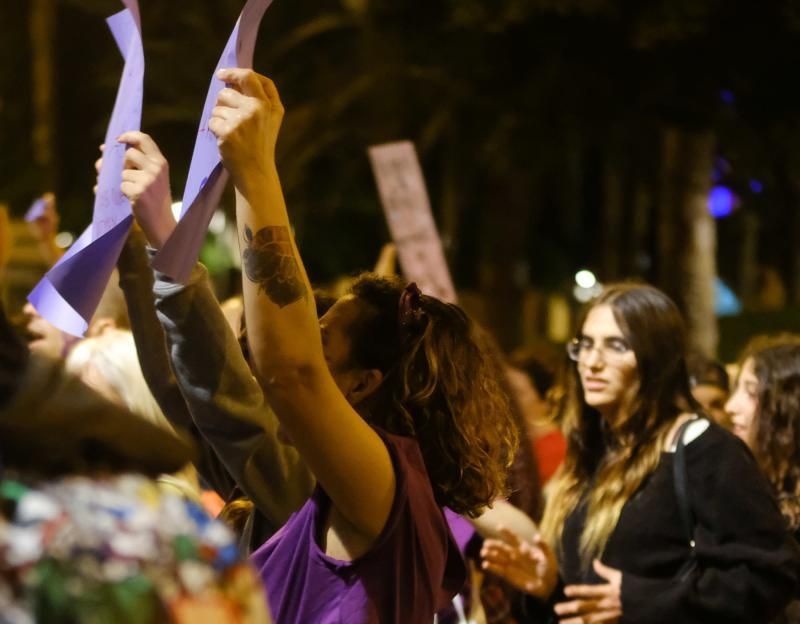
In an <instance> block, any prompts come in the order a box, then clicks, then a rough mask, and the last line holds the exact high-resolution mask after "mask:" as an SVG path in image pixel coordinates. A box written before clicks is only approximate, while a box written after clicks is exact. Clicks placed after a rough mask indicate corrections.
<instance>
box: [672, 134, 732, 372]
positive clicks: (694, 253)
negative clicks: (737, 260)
mask: <svg viewBox="0 0 800 624" xmlns="http://www.w3.org/2000/svg"><path fill="white" fill-rule="evenodd" d="M714 146H715V140H714V135H713V134H712V133H711V132H688V131H685V130H681V129H678V128H675V127H668V128H666V129H665V131H664V135H663V144H662V147H663V151H662V159H663V160H662V176H661V202H660V209H659V230H658V252H659V253H658V276H659V280H658V281H659V285H660V286H661V287H662V288H663V289H664V290H665V291H666V292H667V293H668V294H670V295H671V296H672V297H673V298H674V299H675V300H676V302H677V303H678V305H679V306H680V308H681V310H682V311H683V313H684V315H685V318H686V323H687V326H688V330H689V342H690V345H691V347H692V348H694V349H696V350H697V351H699V352H700V353H703V354H705V355H707V356H709V357H713V356H714V355H715V354H716V351H717V343H718V330H717V319H716V315H715V313H714V302H715V296H714V281H715V278H716V273H717V271H716V248H717V234H716V223H715V222H714V219H713V217H712V216H711V214H710V213H709V210H708V194H709V191H710V189H711V171H712V167H713V160H714Z"/></svg>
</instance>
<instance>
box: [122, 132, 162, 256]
mask: <svg viewBox="0 0 800 624" xmlns="http://www.w3.org/2000/svg"><path fill="white" fill-rule="evenodd" d="M117 141H119V142H120V143H125V144H126V145H128V149H127V150H126V152H125V162H124V165H123V170H122V185H121V186H120V190H121V191H122V194H123V195H125V197H127V198H128V199H129V200H130V202H131V209H132V210H133V215H134V216H135V217H136V221H137V222H138V223H139V225H140V226H141V228H142V231H143V232H144V234H145V236H146V237H147V240H148V242H149V243H150V245H151V246H152V247H154V248H156V249H159V248H161V246H162V245H163V244H164V243H165V242H166V240H167V239H168V238H169V237H170V235H171V234H172V231H173V230H174V229H175V225H176V223H175V217H174V216H173V214H172V208H171V206H172V194H171V193H170V187H169V163H168V162H167V159H166V158H164V155H163V154H162V153H161V150H160V149H158V145H156V142H155V141H154V140H153V139H152V138H151V137H150V136H149V135H147V134H145V133H144V132H126V133H124V134H122V135H120V136H119V138H117Z"/></svg>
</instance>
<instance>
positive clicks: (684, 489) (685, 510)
mask: <svg viewBox="0 0 800 624" xmlns="http://www.w3.org/2000/svg"><path fill="white" fill-rule="evenodd" d="M697 420H698V419H697V418H696V417H694V418H690V419H689V420H687V421H686V422H685V423H683V424H682V425H681V426H680V427H679V428H678V432H677V433H676V434H675V454H674V456H673V475H674V478H675V498H676V499H677V501H678V511H679V512H680V515H681V523H682V524H683V531H684V534H685V535H686V541H687V542H688V543H689V546H690V547H691V549H692V550H694V527H695V518H694V513H693V512H692V498H691V493H690V492H689V478H688V475H687V472H686V444H685V442H684V437H685V434H686V430H687V429H688V428H689V427H690V426H691V425H692V423H695V422H697Z"/></svg>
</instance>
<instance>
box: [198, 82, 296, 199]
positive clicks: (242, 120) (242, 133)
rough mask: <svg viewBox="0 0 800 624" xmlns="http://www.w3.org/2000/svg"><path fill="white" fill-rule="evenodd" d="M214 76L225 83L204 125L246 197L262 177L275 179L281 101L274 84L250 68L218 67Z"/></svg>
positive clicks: (281, 110) (259, 184) (259, 183)
mask: <svg viewBox="0 0 800 624" xmlns="http://www.w3.org/2000/svg"><path fill="white" fill-rule="evenodd" d="M217 77H218V78H219V79H220V80H223V81H225V82H226V83H227V84H228V85H229V86H228V87H226V88H225V89H222V90H221V91H220V92H219V95H218V96H217V105H216V106H215V107H214V109H213V110H212V112H211V118H210V119H209V121H208V128H209V130H211V131H212V132H213V133H214V135H215V136H216V137H217V145H218V146H219V152H220V156H221V157H222V161H223V163H224V165H225V168H226V169H227V170H228V172H229V173H230V174H231V176H232V177H233V182H234V184H235V185H236V188H237V189H239V191H240V192H242V193H243V194H244V195H245V196H246V197H247V196H249V195H250V194H251V191H252V190H253V187H254V186H255V187H260V186H261V185H262V184H263V180H264V179H265V178H267V179H270V180H272V179H273V178H274V179H277V173H276V171H275V144H276V143H277V140H278V132H279V131H280V127H281V122H282V120H283V113H284V110H283V104H282V103H281V100H280V96H279V95H278V90H277V89H276V87H275V84H274V83H273V82H272V81H271V80H270V79H269V78H267V77H265V76H261V75H260V74H257V73H256V72H254V71H252V70H250V69H221V70H220V71H219V72H217Z"/></svg>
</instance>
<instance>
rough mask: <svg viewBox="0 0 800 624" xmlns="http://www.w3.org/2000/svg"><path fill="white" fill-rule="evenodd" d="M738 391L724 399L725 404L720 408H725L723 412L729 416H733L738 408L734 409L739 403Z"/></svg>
mask: <svg viewBox="0 0 800 624" xmlns="http://www.w3.org/2000/svg"><path fill="white" fill-rule="evenodd" d="M738 399H739V393H738V392H734V393H733V394H732V395H731V396H730V398H729V399H728V400H727V401H725V406H724V407H723V408H722V409H724V410H725V413H726V414H727V415H728V416H730V417H731V418H735V417H736V414H737V413H738V410H737V409H736V408H737V406H738V404H739V400H738Z"/></svg>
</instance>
